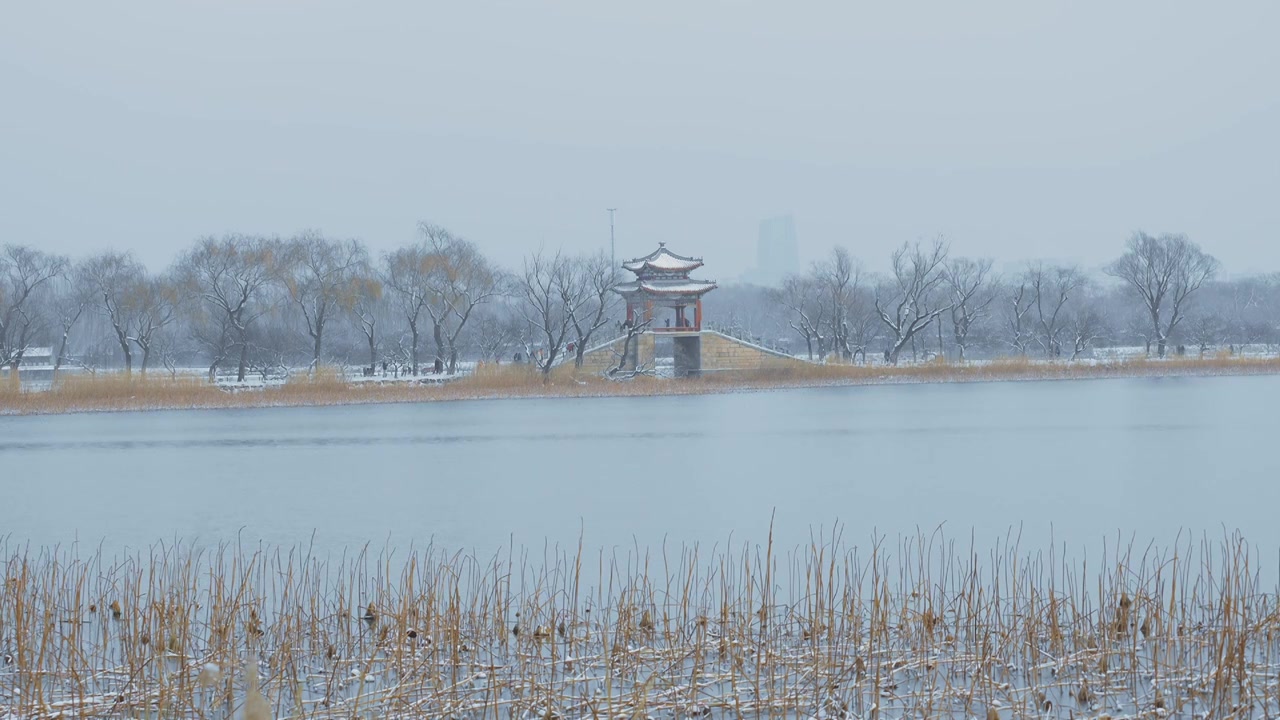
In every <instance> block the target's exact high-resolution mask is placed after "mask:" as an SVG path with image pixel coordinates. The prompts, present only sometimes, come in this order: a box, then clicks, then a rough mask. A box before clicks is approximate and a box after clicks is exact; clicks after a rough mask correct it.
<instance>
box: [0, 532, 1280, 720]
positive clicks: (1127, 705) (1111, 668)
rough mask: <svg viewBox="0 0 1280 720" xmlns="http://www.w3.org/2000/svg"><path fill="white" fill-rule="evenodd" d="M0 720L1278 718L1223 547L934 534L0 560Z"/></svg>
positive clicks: (1237, 545)
mask: <svg viewBox="0 0 1280 720" xmlns="http://www.w3.org/2000/svg"><path fill="white" fill-rule="evenodd" d="M4 553H5V556H4V563H5V567H4V586H3V592H2V593H0V654H2V656H3V661H2V664H0V717H4V718H55V717H89V718H93V717H139V718H141V717H147V718H230V717H243V718H249V719H250V720H260V719H261V718H265V717H276V718H423V717H431V718H459V719H475V720H480V719H482V718H495V719H497V718H502V719H503V720H510V719H512V718H563V719H565V720H569V719H572V718H882V717H883V718H907V717H920V718H933V717H943V718H953V717H954V718H960V717H965V718H968V717H986V718H988V720H996V719H997V718H1012V717H1064V718H1066V717H1077V716H1079V717H1104V716H1113V717H1126V716H1127V717H1151V718H1155V717H1165V716H1167V715H1175V716H1178V717H1214V718H1229V717H1275V716H1276V714H1277V713H1280V703H1278V701H1277V696H1278V693H1277V673H1278V671H1280V647H1277V639H1278V638H1277V635H1278V633H1280V607H1278V606H1277V596H1276V592H1275V589H1274V588H1272V589H1270V590H1265V591H1264V589H1263V587H1262V582H1261V581H1260V580H1259V575H1258V571H1259V567H1258V559H1257V553H1256V551H1255V550H1254V549H1252V548H1251V547H1250V546H1248V545H1247V544H1246V543H1245V542H1244V541H1243V540H1242V539H1240V538H1239V537H1224V538H1222V539H1221V540H1214V541H1210V540H1206V539H1200V540H1191V539H1186V538H1184V539H1181V540H1179V541H1178V542H1177V543H1175V544H1174V545H1173V546H1172V547H1169V548H1154V547H1146V548H1142V547H1137V546H1133V545H1127V546H1125V545H1121V546H1112V547H1109V548H1105V549H1104V551H1103V552H1102V553H1101V554H1100V556H1098V557H1097V559H1096V560H1091V561H1087V562H1086V561H1085V560H1084V559H1083V557H1082V556H1080V557H1077V556H1071V557H1067V556H1063V555H1061V554H1057V553H1055V550H1054V549H1052V548H1046V549H1044V550H1032V551H1027V550H1025V549H1023V548H1021V547H1019V545H1018V543H1017V542H1016V541H1006V542H1003V543H1000V544H998V545H996V546H995V547H993V548H992V549H990V550H985V551H983V550H979V549H978V548H975V547H973V546H972V545H971V544H966V545H957V544H956V543H954V542H951V541H948V540H946V539H945V538H943V537H942V536H941V535H940V534H934V535H920V536H913V537H905V538H901V539H900V540H898V541H897V542H896V543H889V542H886V541H885V540H884V539H883V538H872V539H871V540H870V542H868V543H867V544H866V545H864V546H861V547H850V546H846V545H845V544H844V542H843V541H842V539H841V537H840V536H839V534H838V533H834V534H832V535H831V536H829V537H827V538H825V539H823V540H814V541H813V542H812V543H811V544H810V545H808V546H806V547H801V548H796V549H794V550H791V551H787V552H779V551H778V550H777V549H775V548H774V547H772V545H771V544H767V545H764V546H742V547H740V548H736V549H730V550H712V551H710V552H706V551H703V550H702V549H700V548H698V547H685V548H681V549H668V548H663V549H660V550H656V551H653V552H649V551H645V550H643V549H639V548H637V549H633V550H632V551H630V552H628V553H625V554H622V555H617V554H610V553H608V552H601V551H586V550H583V549H582V548H581V547H579V548H577V549H570V550H567V551H563V552H561V551H557V550H552V549H547V550H544V551H542V552H539V553H533V552H529V551H524V550H514V549H508V550H504V551H501V552H498V553H495V554H494V555H493V556H492V557H483V556H478V555H473V554H467V553H449V552H445V551H443V550H440V549H437V548H428V549H426V550H423V551H419V552H408V553H406V554H405V555H403V556H401V555H399V554H398V553H396V552H393V551H390V550H384V551H383V552H381V553H378V554H373V553H371V552H369V551H368V550H367V549H360V550H356V551H353V552H351V553H349V554H342V555H340V556H338V557H319V556H317V555H315V554H314V553H313V552H312V551H311V550H310V549H308V548H270V547H256V548H253V547H251V548H244V547H240V546H220V547H216V548H210V549H198V548H192V547H187V546H183V545H181V544H179V545H175V546H157V547H154V548H152V549H151V550H150V551H147V552H143V553H139V554H136V555H131V556H126V557H116V558H107V557H104V556H103V555H102V554H101V553H100V552H99V553H96V554H90V555H88V556H80V555H79V554H78V553H76V552H75V551H68V550H66V549H64V548H40V549H31V548H26V547H17V548H11V547H6V548H5V549H4Z"/></svg>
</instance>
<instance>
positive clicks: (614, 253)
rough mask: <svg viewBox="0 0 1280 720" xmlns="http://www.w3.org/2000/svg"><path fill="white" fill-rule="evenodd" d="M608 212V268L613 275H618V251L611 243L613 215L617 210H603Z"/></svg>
mask: <svg viewBox="0 0 1280 720" xmlns="http://www.w3.org/2000/svg"><path fill="white" fill-rule="evenodd" d="M605 209H606V210H608V211H609V267H611V268H613V275H614V276H616V275H617V274H618V250H617V246H616V245H615V244H614V242H613V214H614V213H615V212H617V211H618V208H605Z"/></svg>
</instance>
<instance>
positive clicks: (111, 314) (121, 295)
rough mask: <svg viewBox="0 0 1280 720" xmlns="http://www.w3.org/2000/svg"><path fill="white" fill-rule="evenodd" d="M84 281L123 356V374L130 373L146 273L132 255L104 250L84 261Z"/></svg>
mask: <svg viewBox="0 0 1280 720" xmlns="http://www.w3.org/2000/svg"><path fill="white" fill-rule="evenodd" d="M84 272H85V280H86V282H88V283H89V285H90V287H92V288H93V289H94V291H95V294H96V295H97V299H98V301H99V305H98V310H99V311H100V312H101V313H102V314H103V316H104V317H105V318H106V320H107V322H108V323H109V324H110V325H111V330H112V332H113V334H114V336H115V341H116V344H117V345H118V346H119V347H120V352H121V354H122V356H123V357H124V371H125V374H126V375H127V374H130V373H132V372H133V344H134V338H135V332H136V329H135V323H136V322H137V319H138V318H137V311H138V307H139V305H140V301H141V299H142V295H143V294H144V293H145V290H144V288H145V285H146V282H147V272H146V269H145V268H144V267H142V263H139V262H138V261H137V259H135V258H134V257H133V255H131V254H129V253H120V252H116V251H108V252H105V253H102V254H101V255H96V256H94V257H92V258H89V259H88V260H87V261H85V264H84Z"/></svg>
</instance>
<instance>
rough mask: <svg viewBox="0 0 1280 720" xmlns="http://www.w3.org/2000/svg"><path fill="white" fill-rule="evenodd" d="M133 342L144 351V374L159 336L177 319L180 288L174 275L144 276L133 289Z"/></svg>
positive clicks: (142, 367) (142, 368) (142, 369)
mask: <svg viewBox="0 0 1280 720" xmlns="http://www.w3.org/2000/svg"><path fill="white" fill-rule="evenodd" d="M133 293H134V295H133V318H134V333H133V338H132V339H133V343H134V345H137V346H138V349H139V350H141V351H142V366H141V371H142V374H143V375H146V374H147V366H148V365H149V364H150V362H151V352H152V350H153V348H154V347H155V342H156V338H157V336H158V335H160V334H161V333H163V331H164V328H166V327H168V326H169V324H170V323H172V322H173V320H174V310H175V307H176V305H177V302H178V289H177V285H176V283H175V282H173V281H172V280H171V279H170V278H163V277H160V278H149V277H144V278H142V279H141V280H140V281H139V282H138V285H137V286H136V287H135V288H134V291H133Z"/></svg>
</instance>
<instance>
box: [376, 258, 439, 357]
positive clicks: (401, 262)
mask: <svg viewBox="0 0 1280 720" xmlns="http://www.w3.org/2000/svg"><path fill="white" fill-rule="evenodd" d="M439 262H440V258H439V257H437V256H436V255H435V254H434V253H433V252H432V251H431V250H430V249H429V248H427V247H424V246H423V245H421V244H417V245H412V246H410V247H403V248H400V249H398V250H396V251H394V252H392V253H390V254H389V255H387V256H385V257H384V258H383V261H382V263H383V272H382V277H383V282H384V283H385V284H386V287H387V288H388V289H389V290H390V292H391V296H392V298H393V302H394V305H395V307H396V308H397V310H398V312H399V314H400V316H401V317H403V318H404V319H405V324H406V325H407V326H408V328H409V338H410V341H409V347H408V351H409V352H408V354H409V367H410V372H412V373H413V374H414V375H417V374H418V368H419V366H420V365H421V363H420V362H419V360H418V348H419V347H420V346H421V340H420V338H421V336H422V319H423V316H424V314H425V312H426V308H427V305H428V304H429V303H430V302H431V298H432V295H433V293H434V292H435V290H434V288H435V284H434V282H433V280H432V275H434V274H435V273H436V265H437V264H438V263H439Z"/></svg>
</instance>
